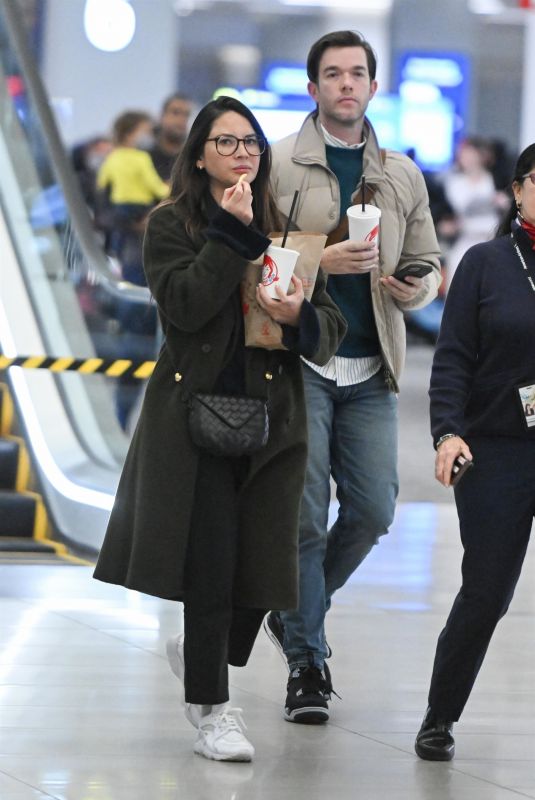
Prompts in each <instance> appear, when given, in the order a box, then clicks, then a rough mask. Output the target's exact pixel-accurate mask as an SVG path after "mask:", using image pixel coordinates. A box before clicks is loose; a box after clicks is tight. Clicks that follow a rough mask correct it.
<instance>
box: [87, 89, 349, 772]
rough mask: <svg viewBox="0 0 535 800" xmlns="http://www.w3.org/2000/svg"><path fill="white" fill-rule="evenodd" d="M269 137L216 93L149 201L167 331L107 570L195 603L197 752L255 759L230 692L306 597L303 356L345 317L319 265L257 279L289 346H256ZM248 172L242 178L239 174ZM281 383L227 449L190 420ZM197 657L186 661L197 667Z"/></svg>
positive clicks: (186, 643)
mask: <svg viewBox="0 0 535 800" xmlns="http://www.w3.org/2000/svg"><path fill="white" fill-rule="evenodd" d="M269 170H270V152H269V146H267V145H266V142H265V139H264V136H263V133H262V130H261V128H260V126H259V125H258V122H257V121H256V119H255V117H254V116H253V115H252V114H251V112H250V111H249V110H248V109H247V108H246V107H245V106H243V105H242V104H241V103H239V102H238V101H236V100H233V99H231V98H219V99H218V100H216V101H212V102H211V103H209V104H208V105H207V106H205V108H204V109H203V110H202V111H201V112H200V114H199V116H198V117H197V119H196V120H195V122H194V124H193V127H192V130H191V133H190V136H189V137H188V140H187V142H186V144H185V146H184V149H183V151H182V154H181V156H180V158H179V161H178V163H177V165H176V168H175V177H174V181H173V185H172V187H171V201H170V202H168V203H167V204H164V205H162V206H160V207H159V208H158V209H157V210H156V211H155V212H154V213H153V214H152V216H151V218H150V221H149V225H148V229H147V234H146V238H145V247H144V265H145V272H146V276H147V282H148V285H149V287H150V289H151V291H152V294H153V296H154V298H155V300H156V303H157V305H158V311H159V314H160V319H161V322H162V327H163V331H164V335H165V341H164V345H163V347H162V350H161V353H160V356H159V359H158V362H157V364H156V368H155V370H154V373H153V375H152V376H151V378H150V381H149V383H148V386H147V391H146V395H145V400H144V404H143V409H142V412H141V416H140V419H139V423H138V426H137V429H136V432H135V434H134V437H133V439H132V443H131V446H130V450H129V453H128V456H127V459H126V462H125V465H124V470H123V474H122V477H121V481H120V483H119V488H118V491H117V497H116V501H115V505H114V508H113V511H112V514H111V518H110V523H109V526H108V530H107V533H106V537H105V540H104V544H103V546H102V550H101V553H100V556H99V560H98V564H97V567H96V570H95V577H96V578H98V579H99V580H103V581H107V582H110V583H117V584H121V585H123V586H126V587H128V588H131V589H136V590H137V591H140V592H145V593H147V594H151V595H156V596H158V597H164V598H168V599H173V600H182V601H183V602H184V629H185V637H184V636H179V637H175V638H174V639H173V640H171V641H170V643H169V645H168V655H169V659H170V662H171V666H172V668H173V671H174V672H175V673H176V674H177V675H178V677H180V678H181V679H182V680H183V681H184V682H185V709H186V715H187V717H188V719H189V720H190V721H191V722H192V724H194V726H195V727H197V728H198V739H197V742H196V744H195V750H196V752H199V753H201V754H202V755H205V756H207V757H209V758H215V759H218V760H229V759H230V760H250V758H251V757H252V754H253V748H252V745H251V744H250V743H249V742H248V741H247V740H246V739H245V736H244V735H243V730H242V728H241V721H240V720H241V718H240V717H239V714H238V713H237V712H236V710H234V709H231V708H230V707H229V706H228V671H227V667H228V664H229V663H231V664H234V665H244V664H245V663H246V662H247V659H248V656H249V654H250V651H251V649H252V646H253V643H254V639H255V637H256V634H257V632H258V629H259V626H260V623H261V620H262V616H263V614H264V613H265V611H266V610H267V609H285V608H291V607H294V606H295V605H296V603H297V590H298V589H297V587H298V581H297V535H298V512H299V503H300V498H301V492H302V487H303V481H304V474H305V460H306V448H307V434H306V417H305V405H304V398H303V383H302V376H301V364H300V356H301V355H303V356H305V357H306V358H308V359H311V360H313V361H315V362H316V363H318V364H323V363H326V362H327V361H328V359H329V358H330V356H331V355H332V354H333V353H334V352H336V350H337V348H338V345H339V342H340V340H341V338H342V336H343V334H344V332H345V322H344V320H343V318H342V316H341V314H340V312H339V311H338V309H337V308H336V306H335V305H334V304H333V303H332V301H331V300H330V298H329V296H328V295H327V293H326V291H325V283H324V278H323V276H322V274H321V273H320V274H319V275H318V279H317V282H316V286H315V290H314V294H313V297H312V301H311V302H310V303H309V302H307V301H306V300H304V297H303V289H302V285H301V282H300V281H299V280H298V279H297V278H293V279H292V280H293V284H294V290H295V291H294V293H293V294H291V295H286V294H284V293H282V292H281V291H280V289H279V290H278V292H279V300H272V299H270V298H269V297H268V295H267V293H266V292H265V290H264V288H263V287H259V288H258V289H257V299H258V302H259V303H260V305H261V306H262V307H263V308H264V309H265V310H266V311H267V312H268V313H269V314H270V315H271V316H272V318H273V319H275V320H276V321H277V322H279V323H280V324H281V326H282V330H283V342H284V344H285V346H286V348H287V349H286V350H274V351H267V350H264V349H260V348H246V347H245V346H244V333H243V316H242V309H241V300H240V284H241V281H242V280H243V277H244V272H245V268H246V265H247V263H248V261H249V260H253V259H256V258H258V257H259V256H260V255H261V254H262V253H263V252H264V251H265V249H266V248H267V247H268V245H269V243H270V240H269V239H268V238H266V236H265V235H264V234H265V232H267V231H269V230H276V229H277V228H278V227H279V224H280V223H279V220H278V219H277V212H276V207H275V204H274V202H273V199H272V197H271V195H270V191H269ZM242 176H244V178H242ZM191 392H206V393H214V394H241V395H244V394H245V395H248V396H250V397H266V396H267V397H268V409H269V426H270V431H269V439H268V442H267V444H266V445H265V446H264V447H263V448H261V449H260V450H258V451H257V452H255V453H253V454H252V455H250V456H248V457H245V456H242V457H239V458H226V457H225V458H223V457H215V456H212V455H210V454H209V453H207V452H206V451H204V450H200V449H199V448H197V447H196V446H195V445H194V444H193V442H192V440H191V438H190V434H189V430H188V413H189V405H188V400H189V394H190V393H191ZM184 672H185V674H184Z"/></svg>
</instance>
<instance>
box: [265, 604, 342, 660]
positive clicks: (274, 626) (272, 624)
mask: <svg viewBox="0 0 535 800" xmlns="http://www.w3.org/2000/svg"><path fill="white" fill-rule="evenodd" d="M262 624H263V626H264V630H265V632H266V633H267V635H268V636H269V638H270V639H271V641H272V642H273V644H274V645H275V647H276V648H277V652H278V653H279V655H280V657H281V658H282V660H283V661H284V665H285V667H286V669H288V661H287V660H286V655H285V654H284V648H283V643H284V625H283V624H282V621H281V618H280V614H279V612H278V611H270V612H269V613H268V614H266V616H265V617H264V622H263V623H262ZM325 647H326V648H327V656H326V658H330V657H331V656H332V650H331V648H330V647H329V645H328V644H327V642H325Z"/></svg>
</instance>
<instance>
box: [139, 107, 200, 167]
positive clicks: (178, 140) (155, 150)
mask: <svg viewBox="0 0 535 800" xmlns="http://www.w3.org/2000/svg"><path fill="white" fill-rule="evenodd" d="M191 110H192V102H191V100H190V99H189V97H186V95H184V94H179V93H178V92H176V93H175V94H172V95H171V96H170V97H168V98H167V99H166V100H165V101H164V104H163V106H162V113H161V115H160V119H159V122H158V125H157V126H156V128H155V131H154V133H155V137H156V138H155V142H154V145H153V147H151V149H150V150H149V154H150V157H151V158H152V163H153V164H154V168H155V170H156V172H157V173H158V175H159V176H160V178H161V179H162V180H163V181H170V180H171V172H172V170H173V166H174V163H175V161H176V160H177V157H178V155H179V153H180V151H181V150H182V146H183V144H184V142H185V140H186V136H187V135H188V125H189V118H190V116H191Z"/></svg>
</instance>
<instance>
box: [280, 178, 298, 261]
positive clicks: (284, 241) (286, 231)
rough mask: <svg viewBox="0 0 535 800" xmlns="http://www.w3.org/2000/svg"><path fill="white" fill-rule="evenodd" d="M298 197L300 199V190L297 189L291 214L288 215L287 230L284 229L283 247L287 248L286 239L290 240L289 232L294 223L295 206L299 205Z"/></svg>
mask: <svg viewBox="0 0 535 800" xmlns="http://www.w3.org/2000/svg"><path fill="white" fill-rule="evenodd" d="M298 197H299V189H296V190H295V192H294V199H293V200H292V205H291V207H290V213H289V214H288V219H287V220H286V228H285V229H284V236H283V237H282V244H281V247H286V239H287V238H288V231H289V230H290V224H291V221H292V217H293V215H294V211H295V204H296V203H297V198H298Z"/></svg>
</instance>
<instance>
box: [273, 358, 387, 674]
mask: <svg viewBox="0 0 535 800" xmlns="http://www.w3.org/2000/svg"><path fill="white" fill-rule="evenodd" d="M303 371H304V377H305V397H306V408H307V418H308V446H309V452H308V463H307V474H306V480H305V489H304V494H303V499H302V504H301V519H300V530H299V569H300V578H299V608H298V609H297V610H296V611H284V612H281V621H282V624H283V626H284V652H285V654H286V657H287V659H288V663H289V665H290V668H293V667H295V666H305V665H306V664H309V663H311V662H313V663H314V664H315V666H317V667H319V668H320V669H322V668H323V662H324V659H325V658H326V656H327V648H326V645H325V631H324V622H325V615H326V613H327V611H328V609H329V606H330V602H331V597H332V595H333V594H334V592H335V591H336V590H337V589H339V588H340V587H341V586H343V585H344V583H345V582H346V581H347V579H348V578H349V576H350V575H351V574H352V573H353V572H354V571H355V570H356V568H357V567H358V565H359V564H360V563H361V562H362V561H363V560H364V558H365V557H366V556H367V555H368V553H369V552H370V550H371V549H372V547H373V545H374V544H376V543H377V541H378V538H379V536H382V535H383V534H384V533H387V531H388V528H389V526H390V524H391V522H392V519H393V517H394V510H395V502H396V496H397V491H398V480H397V398H396V395H395V394H394V393H393V392H392V391H391V390H390V389H389V387H388V386H387V384H386V383H385V380H384V375H383V371H382V370H380V371H379V372H378V373H377V374H376V375H373V376H372V377H371V378H369V379H368V380H367V381H364V382H363V383H358V384H355V385H353V386H341V387H339V386H337V385H336V383H335V382H334V381H330V380H327V379H326V378H323V377H322V376H321V375H319V374H318V373H317V372H315V371H314V370H312V369H311V368H310V367H308V366H306V365H303ZM331 473H332V476H333V478H334V481H335V483H336V487H337V488H336V496H337V499H338V502H339V504H340V508H339V511H338V518H337V520H336V522H335V523H334V525H333V526H332V527H331V529H330V530H329V531H328V530H327V521H328V516H329V504H330V495H331V490H330V475H331Z"/></svg>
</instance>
